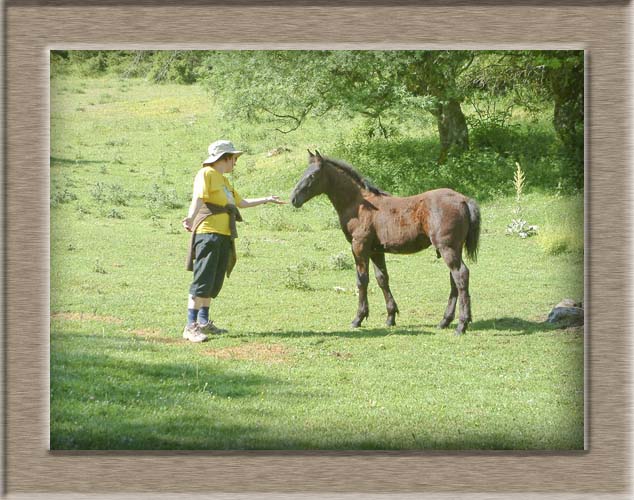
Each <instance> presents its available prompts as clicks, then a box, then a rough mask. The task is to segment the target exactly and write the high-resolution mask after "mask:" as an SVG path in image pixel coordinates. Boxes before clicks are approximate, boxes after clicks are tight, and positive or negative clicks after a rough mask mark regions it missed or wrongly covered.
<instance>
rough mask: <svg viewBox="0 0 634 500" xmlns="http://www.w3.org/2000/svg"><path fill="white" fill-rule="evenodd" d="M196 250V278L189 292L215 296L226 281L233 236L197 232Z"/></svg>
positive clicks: (194, 294)
mask: <svg viewBox="0 0 634 500" xmlns="http://www.w3.org/2000/svg"><path fill="white" fill-rule="evenodd" d="M194 252H195V256H196V257H195V260H194V280H193V282H192V284H191V286H190V287H189V294H190V295H193V296H194V297H205V298H207V297H211V298H215V297H216V296H217V295H218V294H219V293H220V289H221V288H222V284H223V283H224V281H225V273H226V272H227V262H228V261H229V255H230V253H231V237H230V236H225V235H224V234H217V233H209V234H204V233H203V234H197V235H196V239H195V240H194Z"/></svg>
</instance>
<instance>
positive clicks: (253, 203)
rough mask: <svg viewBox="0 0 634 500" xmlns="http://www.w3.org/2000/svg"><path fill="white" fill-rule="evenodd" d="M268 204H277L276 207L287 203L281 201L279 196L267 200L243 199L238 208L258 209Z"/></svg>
mask: <svg viewBox="0 0 634 500" xmlns="http://www.w3.org/2000/svg"><path fill="white" fill-rule="evenodd" d="M266 203H275V204H276V205H284V204H285V203H286V202H285V201H282V200H280V197H279V196H267V197H266V198H250V199H243V200H242V201H240V203H238V208H249V207H257V206H258V205H264V204H266Z"/></svg>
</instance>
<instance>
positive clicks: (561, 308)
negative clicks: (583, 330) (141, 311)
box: [546, 299, 583, 327]
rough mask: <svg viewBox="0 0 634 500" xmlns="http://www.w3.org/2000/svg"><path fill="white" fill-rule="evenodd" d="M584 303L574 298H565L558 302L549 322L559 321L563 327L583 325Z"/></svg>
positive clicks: (549, 317) (549, 316)
mask: <svg viewBox="0 0 634 500" xmlns="http://www.w3.org/2000/svg"><path fill="white" fill-rule="evenodd" d="M582 306H583V304H582V303H581V302H575V301H574V300H572V299H564V300H562V301H561V302H560V303H559V304H557V305H556V306H555V307H554V308H553V310H552V311H550V314H549V315H548V319H547V320H546V321H547V322H548V323H558V324H561V326H563V327H569V326H581V325H583V307H582Z"/></svg>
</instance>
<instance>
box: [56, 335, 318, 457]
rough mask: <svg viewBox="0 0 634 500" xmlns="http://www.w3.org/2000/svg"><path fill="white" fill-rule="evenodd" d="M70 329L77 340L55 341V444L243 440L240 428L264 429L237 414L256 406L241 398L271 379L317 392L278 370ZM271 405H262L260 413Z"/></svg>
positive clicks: (184, 444)
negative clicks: (184, 355) (169, 356)
mask: <svg viewBox="0 0 634 500" xmlns="http://www.w3.org/2000/svg"><path fill="white" fill-rule="evenodd" d="M63 335H64V336H72V337H74V338H75V344H74V348H73V349H67V348H66V347H67V346H66V345H65V344H64V343H63V342H59V341H54V342H53V343H52V346H51V393H50V394H51V395H50V398H51V441H50V442H51V449H52V450H108V449H196V448H198V449H200V448H209V446H210V443H214V444H215V445H216V447H218V448H220V449H222V448H225V447H226V446H228V443H233V446H234V447H237V448H241V447H242V446H240V442H241V436H244V435H248V434H251V435H253V434H254V433H255V434H257V432H258V431H259V429H258V428H257V426H254V427H253V428H249V426H245V425H242V424H240V423H239V422H237V421H236V414H235V412H239V415H241V416H243V415H244V413H248V412H255V411H256V408H253V407H252V406H250V404H252V403H248V404H247V406H246V407H244V406H243V404H242V403H240V401H241V400H251V401H252V400H254V399H257V398H258V397H259V396H260V395H261V394H263V393H264V392H265V391H266V390H268V389H269V388H272V387H275V388H276V390H279V388H282V390H283V393H284V394H285V395H286V396H287V397H291V398H298V397H299V398H307V399H310V398H312V397H314V396H315V395H313V394H306V393H304V392H301V391H299V392H297V391H295V392H294V391H293V390H290V389H284V387H285V386H286V385H288V383H287V382H286V381H284V380H282V379H279V378H277V377H270V376H263V375H260V374H254V373H245V372H244V371H240V370H235V371H232V370H227V369H226V368H223V366H221V365H218V364H215V363H205V362H200V359H199V358H198V357H195V358H193V359H192V361H191V363H189V362H187V361H185V362H183V361H180V362H170V361H165V360H162V359H161V360H156V359H153V358H152V356H151V355H152V352H145V355H142V357H139V355H138V354H137V349H135V347H134V343H133V342H131V341H129V340H128V341H126V340H125V339H122V338H114V339H112V338H108V337H106V338H100V337H98V336H89V335H85V334H82V333H80V332H75V333H64V334H63ZM148 355H149V357H148ZM234 405H237V407H236V408H237V409H234V410H231V411H229V413H227V408H229V409H231V408H233V407H234ZM264 413H265V411H260V410H257V416H258V417H261V416H262V415H263V414H264ZM251 421H255V422H257V419H254V418H252V419H251ZM236 443H237V445H236Z"/></svg>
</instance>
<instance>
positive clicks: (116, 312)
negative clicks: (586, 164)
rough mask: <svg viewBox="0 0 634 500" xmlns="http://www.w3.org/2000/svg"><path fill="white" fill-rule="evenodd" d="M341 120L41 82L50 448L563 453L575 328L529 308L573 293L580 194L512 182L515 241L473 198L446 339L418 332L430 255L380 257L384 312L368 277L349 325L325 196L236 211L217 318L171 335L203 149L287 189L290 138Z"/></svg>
mask: <svg viewBox="0 0 634 500" xmlns="http://www.w3.org/2000/svg"><path fill="white" fill-rule="evenodd" d="M349 126H352V124H347V123H344V122H335V121H333V122H328V123H326V124H324V123H319V122H308V123H307V124H306V126H305V127H303V128H301V129H299V130H298V131H296V132H294V133H292V134H288V135H283V134H280V133H277V132H274V131H271V130H270V129H269V128H267V127H265V126H257V125H251V124H245V123H232V122H231V120H230V116H226V115H223V114H222V113H221V111H220V109H219V108H217V107H214V105H213V103H212V102H211V101H210V99H209V97H208V96H207V95H206V93H205V91H204V90H203V89H202V88H201V87H198V86H176V85H161V86H156V85H149V84H147V83H145V82H143V81H141V80H125V81H124V80H117V79H114V78H103V79H99V80H97V79H92V80H87V79H83V80H80V79H76V78H70V77H66V78H59V79H55V80H53V82H52V90H51V339H50V340H51V448H52V449H582V448H583V330H582V329H556V328H554V327H553V326H551V325H548V324H545V323H544V320H545V318H546V316H547V314H548V312H549V311H550V309H551V308H552V306H553V305H555V304H556V303H557V302H559V301H560V300H561V299H562V298H564V297H571V298H574V299H577V300H581V299H583V252H582V250H583V247H582V229H581V228H582V225H583V198H582V195H575V196H563V195H558V194H555V193H551V194H547V193H538V192H528V193H527V194H526V195H525V196H524V198H523V201H522V207H523V216H524V218H525V219H526V220H527V221H529V222H530V223H531V224H536V225H538V226H539V235H538V236H537V237H534V238H528V239H525V240H522V239H519V238H517V237H511V236H507V235H506V234H505V229H506V225H507V224H508V223H509V222H510V221H511V219H512V218H513V217H514V213H513V210H514V208H515V200H514V199H513V198H499V199H496V200H494V201H487V202H485V203H482V204H481V211H482V217H483V230H482V236H481V249H480V254H479V261H478V263H477V264H468V265H469V266H470V269H471V296H472V304H473V316H474V322H473V323H472V325H471V327H470V329H469V331H468V333H467V334H466V335H464V336H462V337H454V336H453V335H452V331H450V330H446V331H439V330H436V329H435V325H436V324H437V323H438V321H439V320H440V319H441V317H442V314H443V311H444V307H445V305H446V302H447V297H448V294H449V279H448V270H447V268H446V267H445V266H444V264H442V262H441V261H439V260H437V259H436V258H435V253H434V252H433V250H427V251H426V252H423V253H420V254H416V255H411V256H394V255H388V257H387V265H388V270H389V272H390V279H391V286H392V290H393V293H394V296H395V298H396V300H397V302H398V305H399V308H400V311H401V313H400V315H399V316H398V317H397V326H396V327H393V328H386V327H385V306H384V302H383V296H382V293H381V292H380V289H379V288H378V286H377V285H376V283H375V282H374V281H371V283H370V287H369V301H370V317H369V318H368V319H367V320H366V322H365V323H364V326H363V327H362V328H361V329H357V330H352V329H350V328H349V324H350V321H351V320H352V319H353V317H354V313H355V311H356V304H357V297H356V295H355V281H356V277H355V272H354V270H353V267H352V257H351V253H350V250H349V248H348V245H347V243H346V241H345V239H344V236H343V234H342V233H341V231H340V229H339V228H338V226H337V220H336V216H335V212H334V209H333V208H332V207H331V206H330V205H329V203H328V202H327V200H326V199H315V200H313V201H311V202H309V203H308V204H307V205H305V206H304V207H303V208H301V209H293V208H292V207H291V206H290V205H285V206H261V207H256V208H251V209H246V210H244V211H243V216H244V218H245V222H244V223H243V224H241V225H240V227H239V233H240V237H239V239H238V240H237V247H238V264H237V266H236V269H235V270H234V273H233V274H232V276H231V278H230V279H229V280H227V281H226V284H225V288H224V289H223V291H222V293H221V295H220V296H219V298H218V299H217V300H216V301H214V302H213V303H212V310H211V316H212V318H213V319H215V321H216V323H217V324H218V325H219V326H222V327H225V328H228V329H229V333H228V334H225V335H222V336H217V337H213V338H212V339H210V341H209V342H207V343H204V344H199V345H193V344H190V343H188V342H186V341H184V340H183V339H182V338H181V333H182V328H183V326H184V322H185V319H186V301H187V291H188V286H189V282H190V279H191V274H190V273H188V272H186V271H185V269H184V263H185V254H186V250H187V244H188V238H189V235H188V233H186V232H185V231H184V230H182V228H181V226H180V219H181V218H182V217H183V216H184V215H185V213H186V211H187V205H188V203H189V197H190V196H191V186H192V181H193V177H194V175H195V173H196V171H197V169H198V167H199V164H200V161H201V159H202V158H203V157H204V156H205V152H206V147H207V145H208V144H209V142H211V141H213V140H215V139H217V138H229V139H231V140H232V141H234V143H235V144H236V145H237V146H238V147H240V148H246V149H247V154H245V155H243V157H242V158H241V159H240V161H239V162H238V165H237V168H236V172H235V174H233V179H232V180H233V183H234V185H235V186H236V189H237V190H238V191H239V192H240V193H241V194H242V195H243V196H245V197H256V196H264V195H268V194H278V195H280V196H282V197H283V198H285V199H288V195H289V193H290V190H291V189H292V187H293V185H294V183H295V182H296V181H297V180H298V179H299V177H300V175H301V172H302V171H303V170H304V168H305V166H306V148H311V149H313V148H317V149H319V150H320V151H321V152H322V153H323V154H329V153H330V152H331V151H332V150H333V148H334V147H335V144H336V143H337V141H338V140H339V138H340V136H341V134H342V133H343V132H342V131H345V130H346V127H349ZM428 133H429V134H430V135H432V134H433V125H431V124H430V125H429V130H428ZM277 147H285V148H287V149H288V150H289V151H284V152H282V153H281V154H278V155H273V156H268V155H267V152H269V151H271V150H273V149H274V148H277ZM344 159H345V160H347V161H349V162H350V163H352V164H354V158H344ZM512 175H513V173H512V172H509V182H511V180H512ZM528 182H529V183H530V178H529V179H528Z"/></svg>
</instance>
